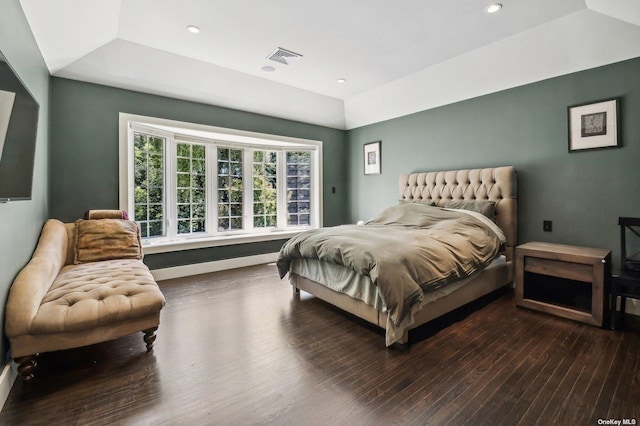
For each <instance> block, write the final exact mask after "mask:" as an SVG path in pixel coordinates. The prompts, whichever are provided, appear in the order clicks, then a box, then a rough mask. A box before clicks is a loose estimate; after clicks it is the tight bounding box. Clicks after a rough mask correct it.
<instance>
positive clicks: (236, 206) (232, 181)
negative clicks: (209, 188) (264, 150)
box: [217, 148, 244, 232]
mask: <svg viewBox="0 0 640 426" xmlns="http://www.w3.org/2000/svg"><path fill="white" fill-rule="evenodd" d="M242 154H243V150H241V149H231V148H218V182H217V185H218V230H219V231H221V232H224V231H228V230H230V229H243V223H242V201H243V196H242V191H243V186H244V183H243V176H242ZM229 203H231V204H229Z"/></svg>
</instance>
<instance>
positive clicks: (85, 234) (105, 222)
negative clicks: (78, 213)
mask: <svg viewBox="0 0 640 426" xmlns="http://www.w3.org/2000/svg"><path fill="white" fill-rule="evenodd" d="M142 256H143V253H142V244H141V242H140V228H139V227H138V224H137V223H136V222H133V221H131V220H122V219H95V220H83V219H79V220H77V221H76V245H75V253H74V258H73V263H74V264H79V263H86V262H98V261H101V260H111V259H142Z"/></svg>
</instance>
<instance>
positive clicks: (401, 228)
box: [277, 204, 504, 326]
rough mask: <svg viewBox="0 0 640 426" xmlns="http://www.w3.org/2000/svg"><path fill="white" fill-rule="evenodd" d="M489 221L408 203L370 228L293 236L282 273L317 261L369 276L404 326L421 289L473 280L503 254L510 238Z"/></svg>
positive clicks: (391, 313)
mask: <svg viewBox="0 0 640 426" xmlns="http://www.w3.org/2000/svg"><path fill="white" fill-rule="evenodd" d="M487 222H490V221H489V220H488V219H487V220H481V218H478V217H476V216H473V215H470V214H467V213H465V212H460V211H451V210H445V209H440V208H437V207H430V206H426V205H423V204H402V205H399V206H394V207H390V208H388V209H387V210H385V211H384V212H382V213H381V214H380V215H378V216H377V217H375V218H373V219H371V220H369V221H368V222H367V223H366V224H365V225H360V226H359V225H343V226H336V227H330V228H321V229H313V230H309V231H306V232H303V233H301V234H299V235H297V236H295V237H293V238H291V239H290V240H289V241H287V242H286V243H285V244H284V246H283V247H282V249H281V250H280V254H279V256H278V260H277V267H278V272H279V274H280V278H283V277H284V276H285V275H286V274H287V272H288V271H289V266H290V264H291V260H292V259H293V258H311V259H318V260H321V261H325V262H331V263H337V264H340V265H343V266H345V267H347V268H350V269H352V270H354V271H356V272H358V273H360V274H363V275H368V276H369V277H370V278H371V281H372V282H373V284H374V285H376V286H378V289H379V292H380V296H381V298H382V301H383V302H384V304H385V305H386V306H387V310H388V312H389V318H390V319H391V320H392V321H393V323H394V324H395V325H396V326H398V325H399V324H400V323H401V322H402V320H403V319H404V318H405V316H406V315H407V314H408V313H409V311H410V310H411V309H412V308H413V307H415V305H416V304H417V305H418V306H419V305H420V303H421V301H422V298H423V291H422V288H421V286H424V285H431V284H434V283H438V282H441V283H446V282H449V281H453V280H456V279H459V278H463V277H467V276H469V275H472V274H474V273H475V272H477V271H479V270H481V269H482V268H484V267H485V266H486V265H488V264H489V263H490V262H491V261H492V260H493V259H494V258H495V257H496V256H497V254H498V253H499V251H500V250H501V246H502V244H503V243H504V235H502V233H501V232H500V230H499V229H498V228H497V227H496V226H495V225H493V226H491V225H492V224H491V223H487ZM496 231H497V232H496Z"/></svg>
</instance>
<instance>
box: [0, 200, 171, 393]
mask: <svg viewBox="0 0 640 426" xmlns="http://www.w3.org/2000/svg"><path fill="white" fill-rule="evenodd" d="M93 212H95V214H93V213H92V211H90V212H88V213H87V216H85V217H88V218H89V220H82V219H81V220H78V221H76V222H75V223H62V222H61V221H59V220H56V219H49V220H48V221H47V222H46V223H45V225H44V227H43V229H42V233H41V235H40V239H39V240H38V245H37V247H36V250H35V252H34V254H33V257H32V258H31V260H30V261H29V263H28V264H27V265H26V266H25V267H24V268H23V269H22V271H21V272H20V273H19V274H18V276H17V277H16V279H15V280H14V282H13V284H12V286H11V290H10V292H9V297H8V300H7V306H6V318H5V331H6V334H7V337H8V338H9V341H10V343H11V352H12V357H13V358H14V360H15V361H16V362H17V363H18V364H19V366H18V372H19V374H20V375H21V376H22V378H23V380H25V381H29V380H31V379H32V378H33V373H34V369H35V367H36V356H37V355H38V353H42V352H50V351H56V350H62V349H69V348H76V347H80V346H86V345H91V344H94V343H99V342H104V341H107V340H113V339H116V338H119V337H122V336H125V335H128V334H131V333H135V332H139V331H142V332H143V333H144V341H145V343H146V346H147V350H151V348H152V346H153V342H154V341H155V339H156V335H155V332H156V330H157V328H158V325H159V322H160V310H161V309H162V307H163V306H164V305H165V299H164V296H163V295H162V293H161V291H160V289H159V287H158V285H157V284H156V282H155V280H154V279H153V276H152V275H151V273H150V272H149V269H148V268H147V266H146V265H145V264H144V263H143V262H142V256H143V254H142V246H141V244H140V231H139V228H138V225H137V224H136V223H135V222H133V221H129V220H124V219H114V218H113V217H114V216H115V215H116V214H122V213H120V211H118V210H116V211H93ZM115 217H117V216H115ZM125 218H126V214H125Z"/></svg>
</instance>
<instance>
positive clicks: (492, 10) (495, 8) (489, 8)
mask: <svg viewBox="0 0 640 426" xmlns="http://www.w3.org/2000/svg"><path fill="white" fill-rule="evenodd" d="M500 9H502V5H501V4H500V3H494V4H492V5H490V6H487V8H486V9H485V10H484V11H485V12H487V13H496V12H497V11H499V10H500Z"/></svg>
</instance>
